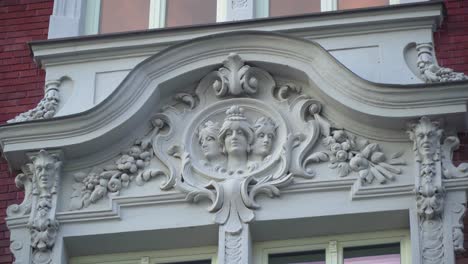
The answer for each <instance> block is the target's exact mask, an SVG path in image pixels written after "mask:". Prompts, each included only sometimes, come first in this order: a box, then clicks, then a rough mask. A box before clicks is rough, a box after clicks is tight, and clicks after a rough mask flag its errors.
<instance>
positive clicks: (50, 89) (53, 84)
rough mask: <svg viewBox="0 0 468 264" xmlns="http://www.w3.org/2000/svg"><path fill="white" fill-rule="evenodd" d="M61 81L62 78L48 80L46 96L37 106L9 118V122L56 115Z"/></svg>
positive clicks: (47, 117)
mask: <svg viewBox="0 0 468 264" xmlns="http://www.w3.org/2000/svg"><path fill="white" fill-rule="evenodd" d="M60 83H61V81H60V80H50V81H47V82H46V84H45V87H46V89H45V93H44V98H42V99H41V101H39V103H38V104H37V106H36V107H34V108H33V109H31V110H29V111H27V112H24V113H21V114H19V115H18V116H16V117H15V118H13V119H10V120H8V121H7V123H18V122H26V121H31V120H38V119H50V118H52V117H54V116H55V114H56V112H57V109H58V106H59V101H60V96H59V86H60Z"/></svg>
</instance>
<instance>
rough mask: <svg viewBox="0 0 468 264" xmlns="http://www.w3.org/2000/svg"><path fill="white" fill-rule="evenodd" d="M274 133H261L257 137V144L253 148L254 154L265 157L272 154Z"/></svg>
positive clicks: (265, 131)
mask: <svg viewBox="0 0 468 264" xmlns="http://www.w3.org/2000/svg"><path fill="white" fill-rule="evenodd" d="M273 138H274V132H273V131H267V130H264V131H259V132H257V133H256V135H255V142H254V144H253V147H252V154H254V155H259V156H262V157H265V156H267V155H269V154H270V152H271V148H272V145H273Z"/></svg>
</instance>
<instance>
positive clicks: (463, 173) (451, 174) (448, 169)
mask: <svg viewBox="0 0 468 264" xmlns="http://www.w3.org/2000/svg"><path fill="white" fill-rule="evenodd" d="M459 145H460V140H459V139H458V138H457V137H454V136H451V137H447V138H446V139H445V140H444V143H443V144H442V147H441V148H442V149H441V150H442V167H443V171H442V173H443V176H444V178H446V179H451V178H463V177H468V163H462V164H460V165H458V166H457V167H455V166H454V165H453V162H452V156H453V152H454V151H455V150H457V149H458V147H459Z"/></svg>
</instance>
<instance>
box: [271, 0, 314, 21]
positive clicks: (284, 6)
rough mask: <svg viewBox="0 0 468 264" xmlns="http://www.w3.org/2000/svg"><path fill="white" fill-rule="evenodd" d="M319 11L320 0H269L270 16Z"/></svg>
mask: <svg viewBox="0 0 468 264" xmlns="http://www.w3.org/2000/svg"><path fill="white" fill-rule="evenodd" d="M316 12H320V0H287V1H285V0H270V16H272V17H274V16H289V15H299V14H307V13H316Z"/></svg>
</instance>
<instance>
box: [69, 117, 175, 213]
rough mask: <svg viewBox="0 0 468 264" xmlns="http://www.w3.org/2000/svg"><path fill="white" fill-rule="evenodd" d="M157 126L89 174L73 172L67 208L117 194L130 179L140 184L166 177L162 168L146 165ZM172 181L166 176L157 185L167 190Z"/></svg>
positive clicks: (157, 123) (150, 156) (82, 205)
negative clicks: (113, 158) (114, 158)
mask: <svg viewBox="0 0 468 264" xmlns="http://www.w3.org/2000/svg"><path fill="white" fill-rule="evenodd" d="M161 128H162V124H161V123H159V122H155V124H154V128H153V130H152V131H151V132H150V133H149V134H148V135H147V136H146V137H145V138H143V139H142V140H137V142H136V143H135V144H134V145H133V146H132V147H130V148H129V149H128V150H127V151H125V152H123V153H122V154H121V155H120V157H119V158H118V159H116V160H115V161H114V164H112V165H108V166H105V167H104V168H96V169H94V170H93V171H91V172H89V173H77V174H75V180H76V183H75V184H74V185H73V188H74V191H73V194H72V201H71V204H70V209H72V210H78V209H81V208H83V207H88V206H89V205H90V204H91V203H95V202H97V201H99V200H100V199H102V198H103V197H104V196H106V195H118V194H119V193H120V191H121V190H122V188H125V187H128V186H129V184H130V183H131V182H132V181H134V182H135V183H136V184H137V185H143V184H144V183H145V182H147V181H149V180H150V179H152V178H154V177H159V176H164V177H167V175H166V174H165V173H164V172H163V171H161V170H159V169H153V168H151V167H150V163H151V158H152V157H153V150H152V148H151V140H152V137H154V136H155V135H156V134H157V133H158V132H159V130H160V129H161ZM173 183H174V181H173V179H168V180H167V181H166V182H165V183H163V184H162V185H161V189H170V188H172V186H173Z"/></svg>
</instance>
